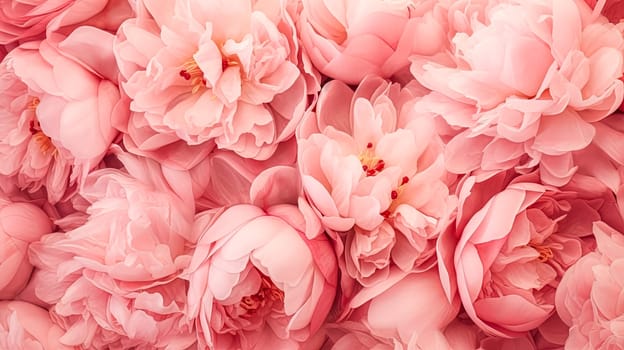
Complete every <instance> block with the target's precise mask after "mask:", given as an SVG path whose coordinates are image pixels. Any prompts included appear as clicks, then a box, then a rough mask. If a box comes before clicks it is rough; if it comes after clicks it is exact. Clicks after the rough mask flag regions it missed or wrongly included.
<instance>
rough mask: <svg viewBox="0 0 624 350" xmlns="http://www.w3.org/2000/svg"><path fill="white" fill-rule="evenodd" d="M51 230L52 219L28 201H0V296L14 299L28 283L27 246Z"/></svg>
mask: <svg viewBox="0 0 624 350" xmlns="http://www.w3.org/2000/svg"><path fill="white" fill-rule="evenodd" d="M50 232H52V222H50V219H49V218H48V216H47V215H46V214H45V213H44V212H43V211H42V210H41V209H39V208H38V207H36V206H34V205H32V204H29V203H11V202H10V201H7V200H4V199H1V200H0V242H2V243H1V244H0V299H3V300H6V299H9V300H10V299H13V298H14V297H15V296H16V295H17V294H18V293H19V292H20V291H21V290H22V289H23V288H24V287H25V286H26V284H27V283H28V280H29V279H30V274H31V272H32V268H33V267H32V265H31V264H30V262H29V260H28V246H29V245H30V243H32V242H36V241H38V240H39V238H41V236H42V235H44V234H47V233H50Z"/></svg>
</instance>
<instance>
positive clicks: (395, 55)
mask: <svg viewBox="0 0 624 350" xmlns="http://www.w3.org/2000/svg"><path fill="white" fill-rule="evenodd" d="M435 3H436V1H431V0H420V1H416V2H415V1H411V0H395V1H383V0H374V1H361V0H340V1H332V0H303V1H302V5H303V10H302V13H301V17H300V19H299V23H298V25H299V31H300V34H299V35H300V36H301V41H302V43H303V47H304V48H305V49H306V53H307V54H308V55H309V56H310V59H311V61H312V63H313V64H314V65H315V66H316V67H317V68H318V69H319V71H320V72H321V73H323V74H325V75H327V76H329V77H330V78H333V79H338V80H340V81H343V82H345V83H347V84H359V83H360V82H361V81H362V79H364V77H366V76H367V75H371V74H374V75H378V76H381V77H383V78H390V77H391V76H392V75H394V74H395V73H399V72H400V71H401V70H402V69H404V68H406V67H407V66H408V65H409V60H408V56H409V55H411V54H414V53H419V54H429V53H431V52H435V51H437V50H438V49H439V48H438V46H439V43H441V42H442V41H443V40H442V37H443V36H444V35H445V32H444V28H443V27H442V26H441V25H440V24H439V23H438V22H437V21H436V20H434V18H433V15H432V13H431V12H430V10H431V8H432V7H433V6H434V5H435Z"/></svg>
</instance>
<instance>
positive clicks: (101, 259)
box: [30, 159, 195, 349]
mask: <svg viewBox="0 0 624 350" xmlns="http://www.w3.org/2000/svg"><path fill="white" fill-rule="evenodd" d="M124 160H125V161H127V162H128V159H124ZM125 165H126V168H127V170H128V171H129V174H127V173H125V172H123V171H122V170H117V169H112V168H107V169H102V170H97V171H94V172H92V173H91V174H90V175H89V176H88V177H87V179H86V182H85V186H84V189H83V191H82V192H81V195H82V196H83V197H84V198H85V199H86V200H87V201H89V203H90V206H89V208H88V209H87V213H88V214H89V217H88V219H87V221H86V222H85V223H84V224H82V225H80V226H78V227H77V228H75V229H73V230H71V231H68V232H66V233H61V232H59V233H53V234H50V235H46V236H44V237H43V238H42V239H41V241H40V242H37V243H33V244H31V248H30V259H31V261H33V264H34V265H35V266H36V267H37V268H38V274H37V276H35V281H36V283H37V284H36V286H35V287H34V289H35V293H36V296H37V297H38V298H40V299H41V300H42V301H44V302H46V303H49V304H53V306H52V307H51V313H52V315H53V317H55V319H56V320H57V322H58V323H59V324H60V325H61V326H62V327H63V328H64V330H65V334H64V335H63V336H62V337H61V342H62V343H63V344H66V345H72V346H81V347H84V348H88V349H104V348H112V349H122V348H123V349H127V348H132V347H137V348H138V349H154V348H164V347H165V345H166V346H170V348H173V349H186V348H187V347H188V346H190V345H191V344H192V343H193V342H194V341H195V339H194V336H193V335H192V334H193V333H192V327H190V326H186V325H185V322H184V318H183V316H184V308H185V306H186V288H187V283H186V281H184V280H182V279H179V278H178V276H179V273H180V272H181V271H182V270H183V269H184V268H186V266H187V264H188V260H189V259H188V258H189V257H188V256H187V255H186V247H185V246H186V244H187V237H189V235H190V233H191V228H192V220H193V209H192V206H189V205H184V203H183V202H182V200H181V199H180V198H179V197H177V196H175V195H174V194H173V193H171V192H170V191H169V189H168V188H167V187H166V185H165V184H166V181H165V179H164V178H163V176H162V175H157V174H155V173H154V169H150V170H151V171H148V169H142V168H139V167H137V166H136V164H130V163H127V164H125ZM150 179H151V180H150Z"/></svg>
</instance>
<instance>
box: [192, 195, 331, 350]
mask: <svg viewBox="0 0 624 350" xmlns="http://www.w3.org/2000/svg"><path fill="white" fill-rule="evenodd" d="M194 231H196V232H200V233H201V236H200V239H199V242H198V244H197V246H196V248H195V252H194V254H193V258H192V261H191V263H190V267H189V269H188V278H189V279H190V286H189V293H188V303H189V304H188V305H189V309H188V316H189V317H191V318H192V319H193V320H196V324H197V328H198V329H199V330H200V344H201V345H202V346H208V347H209V348H210V349H217V350H218V349H299V348H301V346H302V345H303V344H305V343H306V342H307V341H308V340H309V339H310V337H312V336H313V335H314V334H315V333H316V332H317V331H318V330H319V328H320V327H321V325H322V324H323V322H324V320H325V318H326V317H327V314H328V312H329V310H330V307H331V306H332V303H333V300H334V295H335V293H336V283H337V266H336V258H335V256H334V251H333V249H332V247H331V245H330V243H329V241H328V239H327V238H326V237H325V235H324V234H323V232H322V231H321V227H320V224H319V222H318V219H317V218H316V217H314V216H313V215H307V216H306V215H304V214H303V213H302V212H301V211H299V209H298V208H297V207H296V206H293V205H288V204H286V205H276V206H272V207H269V208H267V209H266V210H262V209H260V208H259V207H256V206H252V205H236V206H233V207H230V208H229V209H227V210H225V211H223V210H221V211H206V212H202V213H200V214H198V215H197V217H196V221H195V226H194Z"/></svg>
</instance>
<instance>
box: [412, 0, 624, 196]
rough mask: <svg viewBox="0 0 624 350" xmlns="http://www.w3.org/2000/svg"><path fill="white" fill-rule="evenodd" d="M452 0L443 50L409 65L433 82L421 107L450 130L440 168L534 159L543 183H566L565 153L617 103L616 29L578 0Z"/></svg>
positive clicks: (515, 164) (493, 169) (512, 164)
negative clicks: (480, 0)
mask: <svg viewBox="0 0 624 350" xmlns="http://www.w3.org/2000/svg"><path fill="white" fill-rule="evenodd" d="M451 3H452V6H451V5H447V6H446V12H447V13H448V17H449V18H455V19H457V18H463V20H461V21H458V20H456V21H452V22H449V29H448V30H449V32H452V33H455V34H454V35H453V36H452V38H451V39H450V41H449V42H448V48H447V49H446V50H444V51H441V52H439V53H437V54H435V55H415V56H414V57H412V65H411V71H412V73H413V75H414V77H415V78H416V79H417V80H418V81H419V82H420V83H421V84H422V85H424V86H425V87H427V88H429V89H431V90H433V92H432V93H431V95H429V96H428V97H427V98H424V99H423V100H422V101H421V105H420V106H419V109H420V110H423V111H429V112H430V113H432V114H434V115H438V116H440V117H441V118H442V119H443V120H444V121H445V122H446V123H447V124H448V125H449V126H450V127H451V128H452V129H453V130H454V131H453V132H452V133H451V135H450V136H451V137H450V138H451V139H450V141H449V143H448V146H447V148H446V150H445V154H446V156H447V168H448V169H449V170H451V171H452V172H455V173H462V174H463V173H470V172H473V171H474V174H475V175H478V176H479V180H480V181H481V180H483V179H485V178H487V177H488V176H492V174H495V173H497V172H500V171H504V170H507V169H511V168H515V169H517V170H519V171H522V172H525V173H526V172H530V171H532V170H533V169H535V168H536V167H537V168H539V169H540V175H541V178H542V181H543V182H544V183H548V184H552V185H556V186H560V185H563V184H565V183H566V182H567V181H569V180H570V178H571V176H572V175H573V173H574V171H575V170H576V167H575V164H574V161H573V159H572V154H571V152H573V151H578V150H582V149H584V148H585V147H587V146H588V145H589V144H590V143H591V142H592V139H593V137H594V136H595V134H596V129H595V126H594V125H595V124H596V123H597V122H598V121H600V120H601V119H603V118H605V117H607V116H608V115H610V114H611V113H612V112H614V111H615V110H616V109H617V108H618V107H619V106H620V104H621V103H622V98H623V95H624V84H623V83H622V81H621V80H620V78H621V77H622V73H623V70H624V58H623V56H622V52H623V51H622V49H623V47H624V38H623V37H622V32H621V31H620V30H619V29H618V28H616V26H615V25H613V24H611V23H608V21H607V20H606V18H604V17H602V16H599V15H597V14H596V15H594V14H592V11H591V9H590V8H589V7H588V6H587V5H586V4H585V3H584V2H583V1H581V0H563V1H559V0H548V1H541V0H531V1H522V2H518V1H494V2H483V3H479V4H478V5H476V6H473V5H472V2H470V1H460V2H451ZM441 8H444V6H442V7H441ZM468 9H470V11H472V12H471V14H470V17H468V16H466V15H465V13H466V11H468ZM467 154H468V155H469V156H467Z"/></svg>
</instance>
